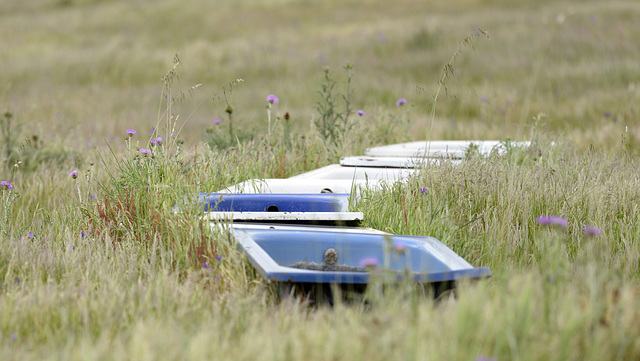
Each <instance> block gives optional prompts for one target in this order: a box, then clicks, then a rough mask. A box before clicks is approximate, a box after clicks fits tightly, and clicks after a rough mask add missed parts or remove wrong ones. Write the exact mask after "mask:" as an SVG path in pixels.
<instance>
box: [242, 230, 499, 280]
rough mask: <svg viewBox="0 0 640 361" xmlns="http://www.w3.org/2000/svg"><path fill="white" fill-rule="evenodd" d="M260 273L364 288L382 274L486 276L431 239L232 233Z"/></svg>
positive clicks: (327, 233) (367, 233)
mask: <svg viewBox="0 0 640 361" xmlns="http://www.w3.org/2000/svg"><path fill="white" fill-rule="evenodd" d="M233 234H234V238H235V239H236V241H237V244H238V247H239V248H241V249H242V250H243V251H244V252H245V253H246V254H247V257H248V259H249V261H250V262H251V264H252V265H253V266H254V267H255V268H256V269H257V270H258V272H259V273H260V274H261V275H262V276H263V277H264V278H265V279H267V280H269V281H274V282H292V283H314V284H366V283H368V282H369V280H370V278H371V277H372V275H376V274H381V273H384V274H385V275H392V276H393V278H395V279H397V280H400V279H403V278H405V277H407V276H408V277H409V278H410V279H411V280H413V281H415V282H421V283H435V282H449V281H456V280H459V279H461V278H471V279H475V278H482V277H487V276H490V274H491V272H490V270H489V269H488V268H486V267H479V268H474V267H473V266H472V265H470V264H469V263H468V262H467V261H465V260H464V259H463V258H462V257H460V256H458V255H457V254H456V253H455V252H453V251H452V250H451V249H450V248H448V247H446V246H445V245H444V244H442V243H441V242H440V241H438V240H437V239H435V238H433V237H416V236H397V235H390V234H383V233H382V232H379V231H376V232H370V231H367V230H361V231H357V229H355V231H354V229H353V228H341V227H316V228H315V229H314V228H313V227H308V228H304V227H294V226H286V227H280V226H271V227H266V226H265V227H264V228H258V227H257V228H253V229H246V228H245V229H242V228H234V229H233Z"/></svg>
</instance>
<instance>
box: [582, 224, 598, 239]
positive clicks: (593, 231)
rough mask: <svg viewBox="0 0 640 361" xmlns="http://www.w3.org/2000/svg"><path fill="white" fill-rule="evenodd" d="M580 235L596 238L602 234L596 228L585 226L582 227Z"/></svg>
mask: <svg viewBox="0 0 640 361" xmlns="http://www.w3.org/2000/svg"><path fill="white" fill-rule="evenodd" d="M582 233H584V234H586V235H588V236H594V237H597V236H599V235H601V234H602V230H601V229H600V228H598V227H596V226H589V225H586V226H584V227H582Z"/></svg>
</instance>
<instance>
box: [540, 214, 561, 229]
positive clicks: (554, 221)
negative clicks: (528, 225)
mask: <svg viewBox="0 0 640 361" xmlns="http://www.w3.org/2000/svg"><path fill="white" fill-rule="evenodd" d="M536 222H538V224H541V225H553V226H560V227H563V228H566V227H567V225H568V224H569V222H567V220H566V219H565V218H562V217H558V216H540V217H538V218H536Z"/></svg>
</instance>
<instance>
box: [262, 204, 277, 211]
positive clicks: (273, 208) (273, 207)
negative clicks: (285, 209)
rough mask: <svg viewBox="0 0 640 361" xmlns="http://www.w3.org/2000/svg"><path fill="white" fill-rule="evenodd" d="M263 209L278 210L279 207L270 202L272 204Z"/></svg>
mask: <svg viewBox="0 0 640 361" xmlns="http://www.w3.org/2000/svg"><path fill="white" fill-rule="evenodd" d="M264 210H265V211H266V212H280V208H278V206H276V205H275V204H272V205H270V206H268V207H267V208H265V209H264Z"/></svg>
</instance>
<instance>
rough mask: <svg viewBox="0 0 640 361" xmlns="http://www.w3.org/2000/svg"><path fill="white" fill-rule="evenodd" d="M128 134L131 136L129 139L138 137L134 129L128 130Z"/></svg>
mask: <svg viewBox="0 0 640 361" xmlns="http://www.w3.org/2000/svg"><path fill="white" fill-rule="evenodd" d="M127 134H128V135H129V138H131V137H133V136H134V135H136V131H135V130H133V129H127Z"/></svg>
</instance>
